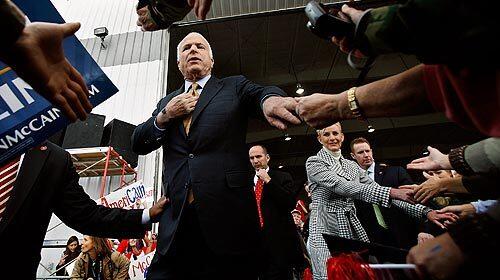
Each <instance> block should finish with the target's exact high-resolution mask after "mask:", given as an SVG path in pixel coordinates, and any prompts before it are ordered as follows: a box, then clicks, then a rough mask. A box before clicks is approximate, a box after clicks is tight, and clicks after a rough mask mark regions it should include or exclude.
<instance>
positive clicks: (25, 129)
mask: <svg viewBox="0 0 500 280" xmlns="http://www.w3.org/2000/svg"><path fill="white" fill-rule="evenodd" d="M13 2H14V3H15V4H16V5H17V6H18V7H19V8H20V9H21V10H22V11H23V12H24V13H25V14H26V16H27V17H28V19H29V20H30V21H31V22H35V21H43V22H53V23H63V22H64V20H63V18H62V17H61V15H60V14H59V12H58V11H57V10H56V8H55V7H54V6H53V5H52V3H51V2H50V1H49V0H37V1H30V0H14V1H13ZM63 47H64V53H65V55H66V58H67V59H68V60H69V62H70V63H71V65H73V66H74V67H75V68H76V69H77V70H78V71H79V72H80V74H82V76H83V78H84V80H85V82H86V84H87V87H88V89H89V92H90V103H92V105H93V106H94V107H95V106H97V105H99V104H101V103H102V102H104V101H105V100H106V99H108V98H110V97H111V96H113V95H114V94H115V93H116V92H118V89H117V88H116V86H115V85H114V84H113V83H112V82H111V80H110V79H109V78H108V77H107V76H106V74H104V72H103V71H102V69H101V68H100V67H99V65H97V63H96V62H95V61H94V59H93V58H92V57H91V56H90V54H89V53H88V52H87V50H86V49H85V48H84V47H83V45H82V44H81V43H80V41H79V40H78V38H76V36H70V37H68V38H66V39H64V42H63ZM68 124H69V122H68V120H67V119H66V117H65V116H64V115H63V114H62V113H61V111H60V110H59V109H58V108H55V107H54V106H52V104H51V103H49V102H48V101H47V100H46V99H45V98H43V97H41V96H40V95H39V94H38V93H36V92H35V91H34V90H33V88H32V87H30V86H29V85H28V84H27V83H26V82H25V81H23V80H22V79H21V78H19V77H18V76H17V75H16V73H15V72H14V71H13V70H12V69H10V68H9V67H8V65H6V64H5V63H3V62H2V61H0V165H1V164H2V163H3V162H6V161H8V160H9V159H11V158H14V157H15V156H18V155H20V154H22V153H24V152H25V151H26V150H28V149H29V148H31V147H34V146H36V145H38V144H40V143H42V142H43V141H45V140H47V138H49V137H50V136H51V135H52V134H54V133H56V132H57V131H59V130H61V129H63V128H64V127H66V126H67V125H68Z"/></svg>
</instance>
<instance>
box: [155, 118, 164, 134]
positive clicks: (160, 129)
mask: <svg viewBox="0 0 500 280" xmlns="http://www.w3.org/2000/svg"><path fill="white" fill-rule="evenodd" d="M153 125H154V126H155V128H156V129H158V130H159V131H161V132H163V131H165V130H167V129H166V128H160V127H159V126H158V125H157V124H156V118H155V119H154V121H153Z"/></svg>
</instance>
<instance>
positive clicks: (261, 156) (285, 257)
mask: <svg viewBox="0 0 500 280" xmlns="http://www.w3.org/2000/svg"><path fill="white" fill-rule="evenodd" d="M248 156H249V158H250V163H251V164H252V166H253V168H254V169H255V172H252V177H251V182H250V184H251V185H252V186H254V191H255V198H256V203H257V211H258V214H259V223H260V228H261V240H262V243H261V250H260V260H261V266H260V268H261V271H260V273H259V275H260V276H259V279H264V280H269V279H273V280H288V279H293V274H292V273H293V269H296V270H302V269H303V268H304V258H303V254H302V249H301V245H300V236H299V234H298V231H297V229H296V228H295V224H294V222H293V218H292V215H291V211H292V210H293V209H294V208H295V197H296V195H297V193H298V191H299V188H297V187H296V186H295V184H294V183H293V180H292V176H290V174H288V173H286V172H282V171H278V170H273V169H270V168H269V160H270V156H269V154H268V153H267V149H266V148H265V147H264V146H262V145H256V146H253V147H251V148H250V150H249V151H248Z"/></svg>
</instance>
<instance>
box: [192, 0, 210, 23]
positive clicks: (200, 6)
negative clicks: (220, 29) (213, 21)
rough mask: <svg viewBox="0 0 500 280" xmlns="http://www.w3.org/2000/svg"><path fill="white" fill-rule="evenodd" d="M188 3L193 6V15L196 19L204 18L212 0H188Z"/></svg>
mask: <svg viewBox="0 0 500 280" xmlns="http://www.w3.org/2000/svg"><path fill="white" fill-rule="evenodd" d="M188 5H189V6H191V7H192V8H193V11H194V15H195V16H196V17H197V18H198V19H201V20H204V19H206V18H207V14H208V11H210V6H211V5H212V0H188Z"/></svg>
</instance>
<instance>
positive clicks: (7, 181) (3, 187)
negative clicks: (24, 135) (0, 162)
mask: <svg viewBox="0 0 500 280" xmlns="http://www.w3.org/2000/svg"><path fill="white" fill-rule="evenodd" d="M19 159H20V158H16V159H14V160H13V161H11V162H9V163H8V164H6V165H4V166H2V167H1V168H0V220H2V217H3V212H4V211H5V208H7V202H8V201H9V197H10V194H11V193H12V189H13V188H14V182H15V181H16V175H17V169H18V167H19Z"/></svg>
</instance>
